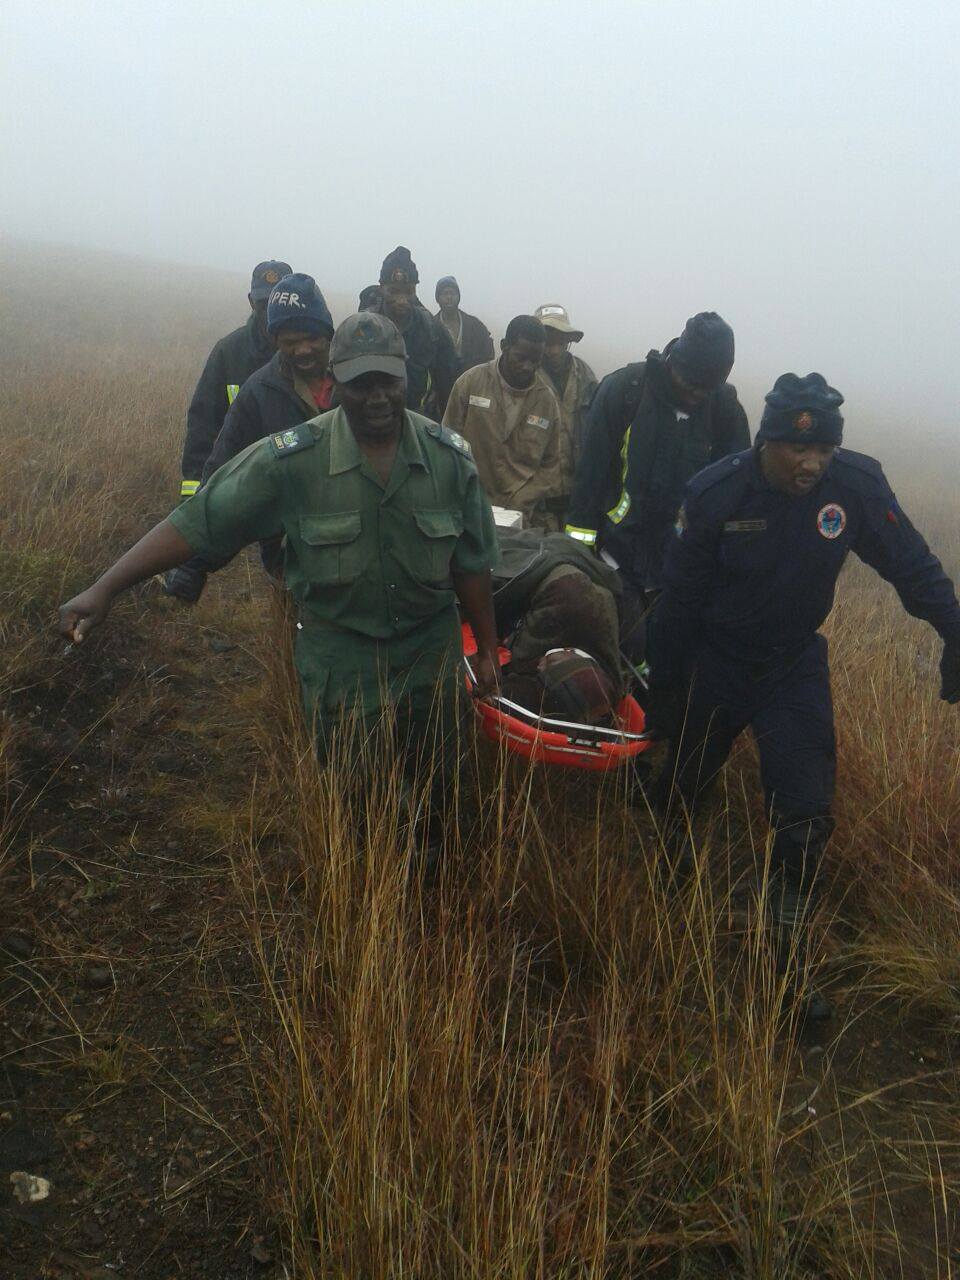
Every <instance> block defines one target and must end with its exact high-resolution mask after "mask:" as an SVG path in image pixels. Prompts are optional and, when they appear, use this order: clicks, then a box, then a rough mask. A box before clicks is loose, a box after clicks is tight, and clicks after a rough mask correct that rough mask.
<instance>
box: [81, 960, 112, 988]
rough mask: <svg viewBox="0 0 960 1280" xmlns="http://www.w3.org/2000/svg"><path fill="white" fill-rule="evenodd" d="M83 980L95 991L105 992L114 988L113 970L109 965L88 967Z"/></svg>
mask: <svg viewBox="0 0 960 1280" xmlns="http://www.w3.org/2000/svg"><path fill="white" fill-rule="evenodd" d="M83 980H84V982H85V983H86V984H87V986H88V987H90V988H91V989H92V990H93V991H103V990H105V989H106V988H107V987H112V986H113V970H112V969H111V968H110V966H109V965H107V964H91V965H88V966H87V969H86V970H85V972H84V975H83Z"/></svg>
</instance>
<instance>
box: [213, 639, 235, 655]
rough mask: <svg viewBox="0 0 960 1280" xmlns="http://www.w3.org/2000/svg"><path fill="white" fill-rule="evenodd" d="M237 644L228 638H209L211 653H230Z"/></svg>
mask: <svg viewBox="0 0 960 1280" xmlns="http://www.w3.org/2000/svg"><path fill="white" fill-rule="evenodd" d="M236 648H237V646H236V645H235V644H232V643H231V642H230V641H229V640H211V641H210V650H211V652H212V653H232V652H233V651H234V649H236Z"/></svg>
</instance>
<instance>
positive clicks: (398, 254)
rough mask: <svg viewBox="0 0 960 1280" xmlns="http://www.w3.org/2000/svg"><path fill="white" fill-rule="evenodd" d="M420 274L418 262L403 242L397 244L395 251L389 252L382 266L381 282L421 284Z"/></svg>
mask: <svg viewBox="0 0 960 1280" xmlns="http://www.w3.org/2000/svg"><path fill="white" fill-rule="evenodd" d="M419 282H420V276H419V274H418V272H417V264H416V263H415V262H414V260H413V259H412V258H411V257H410V250H409V249H405V248H404V247H403V245H402V244H399V245H397V247H396V249H394V251H393V253H388V254H387V256H386V257H385V258H384V260H383V266H382V267H381V268H380V283H381V284H419Z"/></svg>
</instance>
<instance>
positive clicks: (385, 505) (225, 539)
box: [60, 312, 498, 773]
mask: <svg viewBox="0 0 960 1280" xmlns="http://www.w3.org/2000/svg"><path fill="white" fill-rule="evenodd" d="M404 356H405V351H404V345H403V339H402V338H401V336H400V333H399V331H398V330H397V328H396V326H395V325H394V324H393V323H392V322H391V321H390V320H389V319H387V318H386V317H385V316H379V315H376V314H373V313H371V312H362V313H360V314H358V315H354V316H351V317H350V318H349V319H348V320H346V321H344V323H343V324H342V325H341V326H340V327H339V329H338V330H337V332H336V334H335V335H334V338H333V342H332V344H331V348H330V369H331V372H332V375H333V378H334V380H335V382H336V384H337V396H338V399H339V401H340V407H339V408H337V409H332V410H330V411H328V412H327V413H323V414H320V415H319V416H318V417H316V418H313V419H311V420H310V421H309V422H305V423H302V424H301V425H300V426H298V427H294V428H292V429H288V430H285V431H282V432H277V433H275V434H273V435H271V436H267V437H266V438H265V439H264V440H260V441H258V442H257V443H255V444H253V445H251V446H250V447H249V448H247V449H245V450H244V451H243V452H242V453H239V454H238V455H237V456H236V457H235V458H232V459H231V460H230V461H229V462H227V463H225V464H224V465H223V466H222V467H221V468H220V469H219V470H218V471H216V472H215V473H214V474H213V475H212V476H211V477H210V479H209V480H208V481H207V483H206V484H205V485H204V487H203V488H202V489H201V490H200V491H199V492H198V493H197V494H196V495H195V496H194V497H192V498H190V499H189V500H188V501H187V502H185V503H183V504H182V505H181V506H180V507H178V508H177V509H176V510H175V511H173V512H171V514H170V515H169V516H168V517H167V519H166V520H163V521H161V522H160V524H158V525H157V526H156V527H155V528H154V529H152V530H151V531H150V532H149V533H148V534H147V535H146V536H145V537H144V538H142V539H141V540H140V542H138V543H137V545H136V546H135V547H133V548H132V549H131V550H130V551H128V552H127V553H126V554H125V555H124V556H122V557H121V558H120V559H119V560H118V561H117V563H116V564H115V565H114V566H113V567H112V568H111V569H108V570H107V572H106V573H105V574H104V575H103V576H102V577H101V578H100V579H99V580H98V581H97V582H96V583H95V584H94V585H93V586H92V587H90V588H89V589H88V590H87V591H84V592H83V593H81V594H80V595H79V596H76V597H75V598H74V599H73V600H71V601H69V602H68V603H67V604H65V605H64V606H63V607H62V609H61V611H60V630H61V632H62V634H63V635H65V636H66V637H68V638H69V639H71V640H73V641H74V643H79V642H80V641H81V640H83V638H84V636H85V635H86V634H87V633H88V632H89V631H90V630H91V629H92V628H93V627H95V626H97V625H98V624H99V623H100V622H102V621H103V619H104V618H105V617H106V615H107V613H108V611H109V609H110V606H111V604H112V602H113V600H114V598H115V597H116V595H117V594H118V593H119V592H121V591H123V590H125V589H126V588H127V587H130V586H132V585H134V583H136V582H140V581H143V580H144V579H145V578H148V577H150V575H151V574H154V573H158V572H161V571H163V570H164V569H168V568H172V567H173V566H174V565H176V564H180V563H181V562H182V561H184V560H186V559H188V558H189V557H190V556H191V555H198V554H202V555H204V556H212V557H216V558H219V559H227V558H229V557H231V556H233V555H235V554H236V553H237V551H239V550H240V548H241V547H243V546H245V545H246V544H247V543H250V542H256V541H262V540H263V539H265V538H270V537H273V536H275V535H277V534H278V533H283V534H285V535H286V546H285V552H284V581H285V584H286V586H287V588H288V590H289V592H290V594H291V596H292V597H293V599H294V601H295V602H296V605H297V607H298V610H299V617H300V622H299V626H298V630H297V638H296V647H295V661H296V665H297V671H298V673H299V677H300V685H301V689H302V693H303V702H304V709H305V712H306V715H307V719H308V721H309V722H310V723H311V725H312V726H313V727H314V728H315V731H316V736H317V744H318V751H319V752H320V755H321V757H323V756H324V755H325V753H326V751H327V749H328V747H329V742H330V734H331V731H332V729H333V728H334V726H335V725H336V723H337V722H338V721H339V719H340V717H341V715H342V714H343V713H344V712H347V713H349V712H353V711H355V712H357V713H358V714H359V716H360V717H361V720H362V721H363V722H369V723H370V724H373V723H375V722H378V721H379V718H380V715H381V713H382V712H383V711H384V710H385V709H386V708H387V707H390V708H391V709H393V710H394V711H395V712H396V720H397V724H398V726H399V728H400V743H401V748H402V749H403V750H404V758H405V761H408V762H409V763H410V764H411V766H414V767H415V765H416V759H415V755H416V750H418V749H425V750H427V751H429V750H430V748H431V747H432V746H433V745H434V744H440V743H442V744H443V748H444V749H443V752H442V753H441V754H442V758H443V760H446V761H449V749H448V746H447V744H448V742H449V737H450V735H449V733H448V732H447V730H448V729H450V728H452V723H453V717H454V715H455V706H456V699H457V691H458V688H459V679H460V677H459V670H460V665H459V664H460V628H459V619H458V614H457V601H459V603H460V606H461V608H462V610H463V613H464V615H465V617H466V618H467V620H468V621H469V622H470V624H471V625H472V627H473V629H474V633H475V635H476V636H477V640H478V643H479V646H480V654H479V660H478V663H477V668H478V674H479V693H480V695H481V696H482V695H483V694H485V693H489V692H492V691H493V690H494V689H495V688H496V687H497V681H498V668H497V662H496V643H497V642H496V629H495V625H494V617H493V604H492V596H491V587H490V570H491V567H492V566H493V564H494V563H495V562H496V558H497V549H496V536H495V530H494V523H493V515H492V512H491V510H490V505H489V503H488V501H487V499H486V497H485V496H484V493H483V490H482V488H481V486H480V482H479V479H478V477H477V471H476V467H475V466H474V464H473V461H472V459H471V457H470V453H469V449H468V447H467V446H466V444H465V443H464V442H463V441H462V439H461V438H460V437H459V436H457V435H456V434H455V433H453V432H450V431H447V430H445V429H444V428H442V427H440V426H438V425H437V424H436V423H433V422H430V421H429V420H428V419H426V418H423V417H421V416H420V415H419V414H416V413H413V412H411V411H409V410H405V408H404V397H405V393H406V381H405V378H406V370H405V363H404ZM440 772H441V773H442V769H441V770H440Z"/></svg>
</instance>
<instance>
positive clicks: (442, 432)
mask: <svg viewBox="0 0 960 1280" xmlns="http://www.w3.org/2000/svg"><path fill="white" fill-rule="evenodd" d="M427 435H430V436H433V438H434V440H439V441H440V443H441V444H446V445H449V446H450V448H451V449H456V450H457V452H458V453H462V454H463V455H464V457H467V458H470V459H472V458H473V450H472V449H471V448H470V444H469V442H468V441H466V440H465V439H464V438H463V436H462V435H461V434H460V432H459V431H451V430H450V429H449V427H441V426H440V424H439V423H437V422H431V423H429V425H428V426H427Z"/></svg>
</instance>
